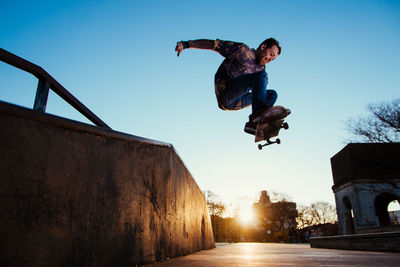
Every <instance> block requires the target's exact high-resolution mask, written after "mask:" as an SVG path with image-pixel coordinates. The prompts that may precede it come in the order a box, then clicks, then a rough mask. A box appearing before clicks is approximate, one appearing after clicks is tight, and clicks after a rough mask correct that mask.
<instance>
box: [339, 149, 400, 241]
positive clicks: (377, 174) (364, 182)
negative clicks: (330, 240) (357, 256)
mask: <svg viewBox="0 0 400 267" xmlns="http://www.w3.org/2000/svg"><path fill="white" fill-rule="evenodd" d="M331 164H332V173H333V180H334V186H333V187H332V189H333V192H334V194H335V201H336V209H337V213H338V221H339V231H340V233H341V234H344V235H346V234H354V233H366V232H377V231H379V232H383V231H390V230H393V229H394V228H398V226H399V225H394V226H393V225H391V220H390V216H389V212H388V205H389V203H390V202H392V201H393V200H400V144H399V143H395V144H349V145H347V146H346V147H345V148H343V149H342V150H341V151H340V152H339V153H337V154H336V155H335V156H334V157H332V159H331Z"/></svg>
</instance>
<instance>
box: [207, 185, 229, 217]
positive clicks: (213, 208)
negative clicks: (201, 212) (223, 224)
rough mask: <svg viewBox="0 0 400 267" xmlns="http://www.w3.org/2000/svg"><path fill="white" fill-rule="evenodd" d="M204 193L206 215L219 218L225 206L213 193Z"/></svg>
mask: <svg viewBox="0 0 400 267" xmlns="http://www.w3.org/2000/svg"><path fill="white" fill-rule="evenodd" d="M206 193H207V195H206V196H207V207H208V213H209V214H210V216H219V217H221V216H222V215H223V214H224V212H225V210H226V206H225V204H224V203H223V202H222V201H221V200H220V199H219V197H218V196H217V195H216V194H214V193H213V192H211V191H206Z"/></svg>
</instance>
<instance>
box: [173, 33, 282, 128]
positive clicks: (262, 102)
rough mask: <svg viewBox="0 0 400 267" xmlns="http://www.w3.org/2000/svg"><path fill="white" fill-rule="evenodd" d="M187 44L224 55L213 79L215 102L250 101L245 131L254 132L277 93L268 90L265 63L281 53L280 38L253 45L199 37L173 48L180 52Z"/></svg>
mask: <svg viewBox="0 0 400 267" xmlns="http://www.w3.org/2000/svg"><path fill="white" fill-rule="evenodd" d="M187 48H196V49H207V50H213V51H216V52H218V53H220V54H221V55H222V56H223V57H225V60H224V61H223V62H222V64H221V65H220V66H219V68H218V70H217V73H216V74H215V80H214V84H215V94H216V96H217V101H218V106H219V107H220V108H221V109H224V110H239V109H242V108H245V107H248V106H250V105H252V113H251V114H250V116H249V121H248V122H247V123H246V125H245V128H244V131H245V132H247V133H250V134H254V133H255V130H256V126H257V122H258V121H259V120H260V116H261V115H262V114H263V113H264V112H265V111H266V110H268V109H269V108H271V107H273V106H274V104H275V101H276V99H277V97H278V95H277V93H276V91H274V90H267V84H268V75H267V73H266V72H265V64H267V63H269V62H271V61H272V60H274V59H276V58H277V57H278V56H279V55H280V54H281V50H282V48H281V47H280V45H279V42H278V41H277V40H275V39H274V38H269V39H266V40H265V41H264V42H262V43H261V44H260V45H259V47H258V48H257V49H252V48H250V47H248V46H247V45H245V44H244V43H237V42H232V41H223V40H218V39H217V40H207V39H200V40H190V41H180V42H178V43H177V44H176V48H175V51H176V52H177V54H178V56H179V55H180V53H181V52H182V51H183V50H184V49H187Z"/></svg>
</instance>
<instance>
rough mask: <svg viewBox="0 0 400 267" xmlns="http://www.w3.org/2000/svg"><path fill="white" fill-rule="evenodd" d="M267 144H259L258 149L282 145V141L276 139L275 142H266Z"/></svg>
mask: <svg viewBox="0 0 400 267" xmlns="http://www.w3.org/2000/svg"><path fill="white" fill-rule="evenodd" d="M266 141H267V142H266V143H265V144H263V145H261V144H259V145H258V149H259V150H261V149H262V148H263V147H265V146H268V145H272V144H278V145H279V144H280V143H281V139H279V138H276V140H275V141H271V140H270V139H268V140H266Z"/></svg>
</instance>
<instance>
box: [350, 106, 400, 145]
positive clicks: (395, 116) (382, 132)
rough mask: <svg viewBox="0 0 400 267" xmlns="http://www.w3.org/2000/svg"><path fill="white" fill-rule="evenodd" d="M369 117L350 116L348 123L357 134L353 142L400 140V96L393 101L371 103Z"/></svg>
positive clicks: (391, 141) (353, 132)
mask: <svg viewBox="0 0 400 267" xmlns="http://www.w3.org/2000/svg"><path fill="white" fill-rule="evenodd" d="M367 110H368V111H369V112H370V113H371V114H370V115H369V116H367V117H361V118H358V119H354V118H350V119H349V120H348V121H347V122H346V124H347V128H348V130H349V132H350V133H352V134H354V135H355V136H357V137H358V138H357V139H352V140H350V141H351V142H356V141H361V142H363V141H364V142H365V141H366V142H369V143H394V142H400V98H399V99H395V100H393V101H391V102H383V103H376V104H369V105H368V106H367Z"/></svg>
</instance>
